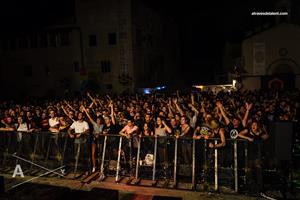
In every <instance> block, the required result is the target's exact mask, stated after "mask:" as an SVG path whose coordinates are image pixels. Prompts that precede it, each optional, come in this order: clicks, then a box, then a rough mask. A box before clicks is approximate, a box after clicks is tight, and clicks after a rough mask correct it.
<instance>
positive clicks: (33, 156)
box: [30, 135, 39, 172]
mask: <svg viewBox="0 0 300 200" xmlns="http://www.w3.org/2000/svg"><path fill="white" fill-rule="evenodd" d="M38 139H39V136H38V135H36V137H35V143H34V147H33V153H32V156H31V162H34V160H35V154H36V148H37V144H38ZM32 166H33V165H32V164H30V172H32Z"/></svg>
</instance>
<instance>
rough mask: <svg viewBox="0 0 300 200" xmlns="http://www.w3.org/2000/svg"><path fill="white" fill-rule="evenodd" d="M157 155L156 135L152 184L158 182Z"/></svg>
mask: <svg viewBox="0 0 300 200" xmlns="http://www.w3.org/2000/svg"><path fill="white" fill-rule="evenodd" d="M156 156H157V137H155V141H154V158H153V172H152V181H153V182H152V186H155V185H156V184H157V181H156V177H155V175H156Z"/></svg>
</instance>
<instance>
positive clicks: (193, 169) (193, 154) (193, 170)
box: [192, 139, 196, 190]
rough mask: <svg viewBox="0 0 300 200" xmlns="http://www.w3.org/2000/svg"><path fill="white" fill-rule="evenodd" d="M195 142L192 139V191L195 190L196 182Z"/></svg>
mask: <svg viewBox="0 0 300 200" xmlns="http://www.w3.org/2000/svg"><path fill="white" fill-rule="evenodd" d="M195 145H196V144H195V140H194V139H193V146H192V148H193V152H192V190H195V189H196V181H195V167H196V147H195Z"/></svg>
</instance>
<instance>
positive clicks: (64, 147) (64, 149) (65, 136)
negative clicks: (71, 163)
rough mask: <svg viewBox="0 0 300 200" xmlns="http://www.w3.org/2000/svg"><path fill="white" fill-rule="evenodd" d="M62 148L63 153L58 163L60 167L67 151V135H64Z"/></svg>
mask: <svg viewBox="0 0 300 200" xmlns="http://www.w3.org/2000/svg"><path fill="white" fill-rule="evenodd" d="M64 139H65V141H64V146H63V152H62V157H61V161H60V165H61V166H62V165H63V163H64V161H65V153H66V149H67V142H68V136H67V134H66V135H64Z"/></svg>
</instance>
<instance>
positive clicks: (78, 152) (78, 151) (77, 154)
mask: <svg viewBox="0 0 300 200" xmlns="http://www.w3.org/2000/svg"><path fill="white" fill-rule="evenodd" d="M77 145H78V147H77V152H76V157H75V169H74V178H76V173H77V167H78V160H79V155H80V146H81V142H79V144H77Z"/></svg>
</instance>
